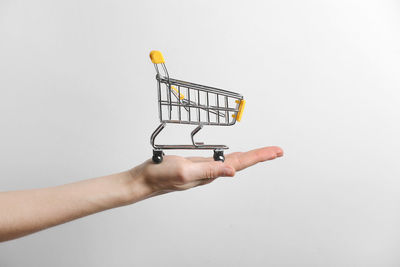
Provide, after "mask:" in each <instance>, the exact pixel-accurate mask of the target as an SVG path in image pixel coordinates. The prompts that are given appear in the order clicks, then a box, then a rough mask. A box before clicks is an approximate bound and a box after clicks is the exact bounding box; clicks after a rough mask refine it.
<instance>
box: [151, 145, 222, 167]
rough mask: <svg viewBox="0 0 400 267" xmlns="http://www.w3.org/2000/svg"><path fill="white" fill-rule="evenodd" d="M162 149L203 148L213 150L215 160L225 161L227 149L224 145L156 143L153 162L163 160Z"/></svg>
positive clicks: (156, 162)
mask: <svg viewBox="0 0 400 267" xmlns="http://www.w3.org/2000/svg"><path fill="white" fill-rule="evenodd" d="M163 149H203V150H214V155H213V158H214V160H215V161H222V162H224V161H225V156H224V150H225V149H228V147H227V146H224V145H202V146H200V147H198V146H193V145H176V146H173V145H158V146H157V148H156V149H153V157H152V160H153V162H154V163H155V164H159V163H161V162H162V161H163V158H164V155H165V154H164V152H163V151H162V150H163Z"/></svg>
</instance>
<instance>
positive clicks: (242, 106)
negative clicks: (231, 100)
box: [232, 99, 246, 122]
mask: <svg viewBox="0 0 400 267" xmlns="http://www.w3.org/2000/svg"><path fill="white" fill-rule="evenodd" d="M235 102H236V103H237V104H239V111H238V113H237V115H235V114H232V117H233V118H235V117H236V120H237V121H239V122H240V121H241V120H242V115H243V111H244V106H245V105H246V100H244V99H242V100H235Z"/></svg>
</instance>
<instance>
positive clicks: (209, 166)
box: [189, 161, 235, 180]
mask: <svg viewBox="0 0 400 267" xmlns="http://www.w3.org/2000/svg"><path fill="white" fill-rule="evenodd" d="M189 171H190V174H191V175H190V176H191V177H192V179H193V180H202V179H215V178H218V177H221V176H234V175H235V169H234V168H232V166H230V165H229V164H226V163H223V162H220V161H211V162H197V163H193V164H191V168H190V170H189Z"/></svg>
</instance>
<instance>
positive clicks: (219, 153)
mask: <svg viewBox="0 0 400 267" xmlns="http://www.w3.org/2000/svg"><path fill="white" fill-rule="evenodd" d="M214 160H215V161H222V162H224V161H225V157H224V151H223V150H214Z"/></svg>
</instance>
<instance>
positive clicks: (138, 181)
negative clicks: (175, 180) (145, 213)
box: [122, 167, 158, 205]
mask: <svg viewBox="0 0 400 267" xmlns="http://www.w3.org/2000/svg"><path fill="white" fill-rule="evenodd" d="M122 174H123V175H124V176H125V180H126V182H125V190H124V191H125V193H124V195H125V197H124V202H125V203H124V204H125V205H129V204H133V203H135V202H138V201H141V200H144V199H146V198H149V197H153V196H155V195H157V194H158V193H157V190H156V189H155V188H153V187H152V186H151V185H150V184H148V183H147V181H146V177H145V176H144V175H143V173H142V172H141V171H140V170H139V169H138V167H135V168H133V169H131V170H129V171H126V172H123V173H122Z"/></svg>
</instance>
